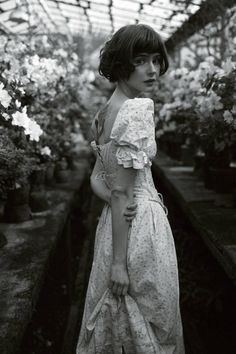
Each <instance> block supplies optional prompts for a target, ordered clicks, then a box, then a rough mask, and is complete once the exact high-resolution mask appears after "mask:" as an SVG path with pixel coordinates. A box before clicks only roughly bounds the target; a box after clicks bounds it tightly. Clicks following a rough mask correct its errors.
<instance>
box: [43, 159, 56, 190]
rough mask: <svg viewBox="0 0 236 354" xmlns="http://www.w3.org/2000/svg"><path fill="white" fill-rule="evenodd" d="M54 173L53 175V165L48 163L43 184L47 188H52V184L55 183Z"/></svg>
mask: <svg viewBox="0 0 236 354" xmlns="http://www.w3.org/2000/svg"><path fill="white" fill-rule="evenodd" d="M54 173H55V164H54V163H50V164H49V165H48V166H47V168H46V172H45V184H46V185H47V186H53V184H54V183H55V179H54Z"/></svg>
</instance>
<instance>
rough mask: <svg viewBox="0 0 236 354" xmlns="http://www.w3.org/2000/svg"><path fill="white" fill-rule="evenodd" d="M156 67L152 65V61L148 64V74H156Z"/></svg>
mask: <svg viewBox="0 0 236 354" xmlns="http://www.w3.org/2000/svg"><path fill="white" fill-rule="evenodd" d="M157 69H158V67H157V66H156V65H154V63H153V61H150V62H149V63H148V74H155V73H157Z"/></svg>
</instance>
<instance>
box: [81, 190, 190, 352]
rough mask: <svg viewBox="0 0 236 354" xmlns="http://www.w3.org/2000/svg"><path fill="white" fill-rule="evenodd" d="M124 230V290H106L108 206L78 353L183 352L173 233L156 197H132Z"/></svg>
mask: <svg viewBox="0 0 236 354" xmlns="http://www.w3.org/2000/svg"><path fill="white" fill-rule="evenodd" d="M136 203H137V215H136V217H135V218H134V219H133V221H132V223H131V224H130V228H129V234H128V249H127V267H128V275H129V280H130V285H129V290H128V294H127V295H126V296H122V297H118V296H115V295H113V294H112V292H111V290H110V271H111V264H112V222H111V208H110V206H109V205H107V204H106V205H105V206H104V208H103V211H102V214H101V216H100V219H99V222H98V225H97V230H96V239H95V248H94V259H93V265H92V270H91V274H90V279H89V285H88V289H87V295H86V301H85V309H84V315H83V321H82V325H81V331H80V336H79V341H78V345H77V351H76V354H122V347H123V350H124V352H125V354H184V345H183V333H182V323H181V316H180V310H179V284H178V269H177V260H176V253H175V245H174V240H173V235H172V231H171V228H170V225H169V222H168V219H167V216H166V214H165V210H164V209H163V205H161V203H159V202H158V200H155V199H150V198H148V197H145V196H142V197H140V198H136Z"/></svg>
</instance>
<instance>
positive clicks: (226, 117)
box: [223, 110, 234, 124]
mask: <svg viewBox="0 0 236 354" xmlns="http://www.w3.org/2000/svg"><path fill="white" fill-rule="evenodd" d="M223 117H224V121H225V122H226V123H228V124H231V123H232V122H233V120H234V117H233V115H232V113H231V112H230V111H228V110H227V111H225V112H224V114H223Z"/></svg>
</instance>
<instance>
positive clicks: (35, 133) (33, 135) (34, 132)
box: [25, 119, 43, 141]
mask: <svg viewBox="0 0 236 354" xmlns="http://www.w3.org/2000/svg"><path fill="white" fill-rule="evenodd" d="M42 134H43V131H42V129H41V128H40V126H39V125H38V123H36V122H35V121H34V120H32V119H29V122H28V127H27V128H26V129H25V135H29V136H30V140H34V141H39V137H40V135H42Z"/></svg>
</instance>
